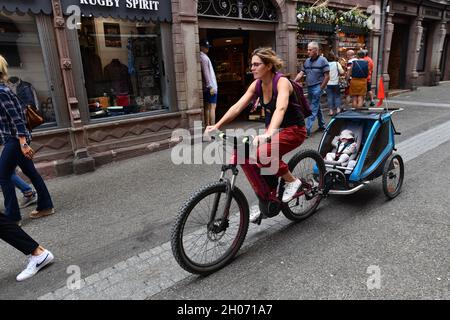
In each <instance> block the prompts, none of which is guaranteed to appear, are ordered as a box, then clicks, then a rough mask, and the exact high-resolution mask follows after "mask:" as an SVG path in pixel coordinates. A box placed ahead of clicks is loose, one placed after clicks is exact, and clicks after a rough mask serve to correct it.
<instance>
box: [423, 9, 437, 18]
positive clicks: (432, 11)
mask: <svg viewBox="0 0 450 320" xmlns="http://www.w3.org/2000/svg"><path fill="white" fill-rule="evenodd" d="M422 10H423V11H422V12H423V15H424V16H426V17H428V18H435V19H440V18H441V15H442V13H441V11H440V10H438V9H432V8H423V9H422Z"/></svg>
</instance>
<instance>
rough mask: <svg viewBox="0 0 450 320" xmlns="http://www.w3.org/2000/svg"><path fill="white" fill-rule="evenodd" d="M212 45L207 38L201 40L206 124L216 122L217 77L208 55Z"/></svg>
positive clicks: (209, 124)
mask: <svg viewBox="0 0 450 320" xmlns="http://www.w3.org/2000/svg"><path fill="white" fill-rule="evenodd" d="M210 48H211V45H210V44H209V41H208V40H206V39H202V40H200V62H201V69H202V75H203V77H202V84H203V100H204V102H205V122H206V126H212V125H214V124H216V106H217V90H218V87H217V79H216V74H215V72H214V68H213V65H212V63H211V60H210V59H209V57H208V52H209V49H210Z"/></svg>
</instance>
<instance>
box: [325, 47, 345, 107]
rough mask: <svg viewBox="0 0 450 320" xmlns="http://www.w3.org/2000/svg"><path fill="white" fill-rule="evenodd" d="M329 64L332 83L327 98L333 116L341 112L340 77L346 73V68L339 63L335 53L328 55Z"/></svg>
mask: <svg viewBox="0 0 450 320" xmlns="http://www.w3.org/2000/svg"><path fill="white" fill-rule="evenodd" d="M328 64H329V66H330V81H328V84H327V98H328V109H329V110H330V111H329V115H330V116H333V115H335V114H337V113H339V112H341V88H340V86H339V77H340V76H341V75H343V74H344V73H345V71H344V68H342V66H341V64H340V63H339V62H338V61H337V59H336V55H335V54H334V53H333V52H330V53H329V54H328Z"/></svg>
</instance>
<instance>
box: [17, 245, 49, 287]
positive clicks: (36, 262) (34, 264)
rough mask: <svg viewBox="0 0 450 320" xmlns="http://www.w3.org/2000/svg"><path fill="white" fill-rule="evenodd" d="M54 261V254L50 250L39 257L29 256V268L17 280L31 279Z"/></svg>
mask: <svg viewBox="0 0 450 320" xmlns="http://www.w3.org/2000/svg"><path fill="white" fill-rule="evenodd" d="M53 259H54V256H53V254H52V253H51V252H50V251H48V250H44V252H43V253H41V254H40V255H38V256H33V255H31V256H29V258H28V265H27V267H26V268H25V270H23V271H22V272H21V273H20V274H19V275H18V276H17V277H16V280H17V281H23V280H26V279H29V278H31V277H32V276H34V275H35V274H36V273H37V272H38V271H39V270H41V269H42V268H43V267H45V266H46V265H48V264H49V263H50V262H52V261H53Z"/></svg>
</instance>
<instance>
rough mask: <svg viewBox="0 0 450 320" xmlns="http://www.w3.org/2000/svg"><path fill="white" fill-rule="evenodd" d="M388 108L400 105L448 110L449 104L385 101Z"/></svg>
mask: <svg viewBox="0 0 450 320" xmlns="http://www.w3.org/2000/svg"><path fill="white" fill-rule="evenodd" d="M387 104H388V106H391V107H392V105H391V104H402V105H409V106H424V107H441V108H450V104H449V103H432V102H423V101H402V100H390V99H389V100H387Z"/></svg>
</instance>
